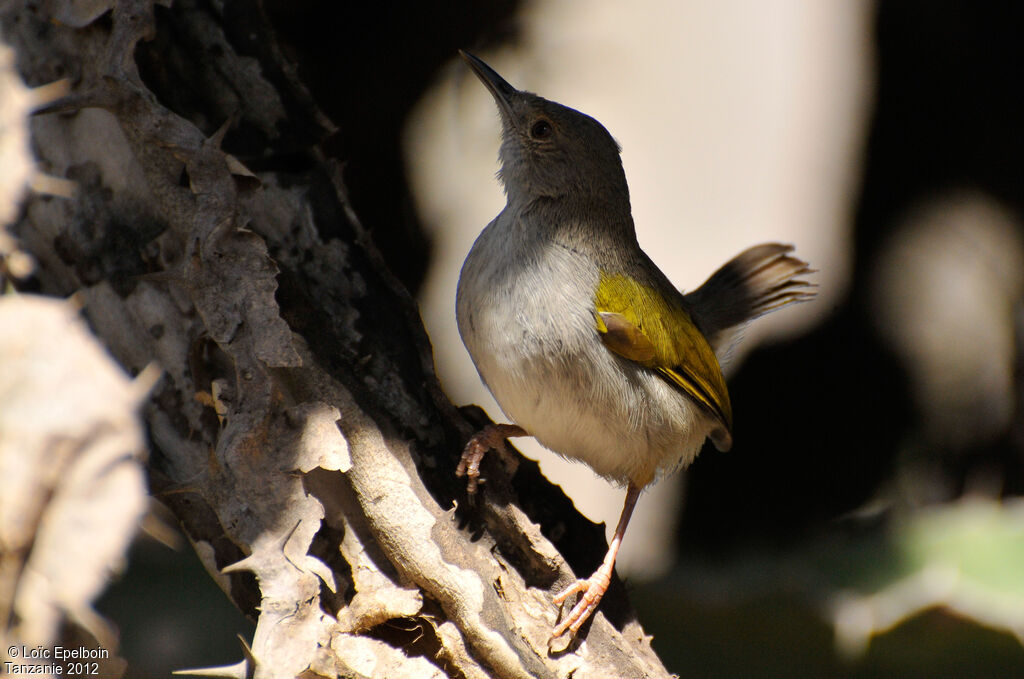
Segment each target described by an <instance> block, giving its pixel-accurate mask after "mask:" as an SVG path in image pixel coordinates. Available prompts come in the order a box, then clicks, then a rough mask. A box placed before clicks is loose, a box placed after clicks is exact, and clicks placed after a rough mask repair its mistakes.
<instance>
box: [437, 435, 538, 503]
mask: <svg viewBox="0 0 1024 679" xmlns="http://www.w3.org/2000/svg"><path fill="white" fill-rule="evenodd" d="M513 436H529V434H527V433H526V430H525V429H523V428H522V427H520V426H519V425H518V424H489V425H487V426H486V427H484V428H483V429H481V430H480V431H478V432H477V433H475V434H473V438H471V439H469V442H468V443H467V444H466V447H465V448H463V450H462V459H461V460H459V466H458V467H456V468H455V475H456V476H463V475H464V476H467V477H468V478H469V483H467V484H466V492H467V493H469V494H470V495H472V494H473V493H475V492H476V486H477V483H478V481H477V479H479V478H480V461H481V460H483V459H484V453H486V452H487V451H488V450H492V449H493V450H504V449H505V439H507V438H511V437H513Z"/></svg>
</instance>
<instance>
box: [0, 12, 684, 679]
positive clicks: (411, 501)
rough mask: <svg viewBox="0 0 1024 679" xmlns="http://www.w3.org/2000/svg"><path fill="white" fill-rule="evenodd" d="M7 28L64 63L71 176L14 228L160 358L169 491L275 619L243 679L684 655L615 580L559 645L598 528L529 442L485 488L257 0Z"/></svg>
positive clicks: (474, 419)
mask: <svg viewBox="0 0 1024 679" xmlns="http://www.w3.org/2000/svg"><path fill="white" fill-rule="evenodd" d="M0 25H2V26H3V31H4V35H3V38H4V40H6V41H7V42H8V43H10V44H11V45H12V46H13V47H14V49H15V51H16V53H17V56H18V61H19V67H20V69H21V71H22V74H23V77H24V78H25V79H26V81H28V82H29V84H31V85H39V84H44V83H47V82H50V81H53V80H56V79H58V78H62V77H67V78H69V79H70V80H71V82H72V91H71V93H70V94H69V95H68V96H67V97H65V98H64V99H62V100H60V101H58V102H56V103H54V104H53V105H51V106H49V107H48V108H47V110H46V111H44V112H43V113H42V114H41V115H38V116H37V117H36V118H35V119H34V121H33V133H34V144H35V149H36V153H37V155H38V158H39V163H40V166H41V168H42V169H43V170H44V171H45V172H48V173H49V174H52V175H55V176H58V177H67V178H69V179H72V180H74V181H75V182H76V183H77V186H78V191H77V193H76V196H75V197H74V198H73V199H71V200H66V199H58V198H53V197H47V196H39V195H36V196H33V197H32V198H31V199H30V200H29V201H28V204H27V206H26V208H25V209H24V211H23V215H22V217H21V219H20V221H18V222H16V224H15V225H14V227H13V232H14V233H15V235H16V236H17V237H18V238H19V239H20V241H21V244H22V247H23V248H24V249H26V250H27V251H29V252H30V253H31V254H32V255H33V256H34V257H36V259H37V261H38V262H39V269H38V271H37V274H36V278H35V282H36V284H37V285H38V286H39V287H40V288H41V290H42V291H43V292H44V293H46V294H49V295H53V296H67V295H71V294H77V296H78V297H79V299H81V300H82V303H83V305H84V313H85V315H86V317H87V319H88V321H89V322H90V324H91V327H92V329H93V331H94V332H95V333H96V334H97V335H98V336H99V337H100V338H101V339H102V341H103V342H104V343H105V344H106V346H107V347H108V348H109V350H110V352H111V353H112V354H113V355H114V357H115V358H116V359H117V360H118V361H119V362H120V363H121V365H122V366H124V367H125V369H127V370H128V371H129V372H131V373H132V374H137V373H138V372H139V371H141V370H142V369H143V368H144V367H145V366H146V365H148V364H149V363H151V362H153V361H155V362H157V363H158V364H159V366H160V367H161V368H162V370H163V378H162V380H161V381H160V383H159V384H158V385H157V386H156V388H155V389H154V390H153V393H152V396H151V398H150V399H149V401H148V403H147V404H146V406H145V408H144V416H145V422H146V425H147V427H148V432H149V441H150V448H151V449H150V460H149V467H150V469H149V476H150V485H151V489H152V492H153V494H154V495H155V496H156V497H157V498H158V499H160V500H161V501H162V502H164V503H165V504H166V505H167V506H168V507H170V508H171V509H172V511H173V512H174V513H175V514H176V516H177V517H178V518H179V520H180V521H181V523H182V525H183V527H184V529H185V531H186V532H187V534H188V536H189V537H190V539H191V540H192V541H193V543H194V544H195V545H196V548H197V552H198V553H199V555H200V556H201V558H203V559H204V561H205V563H206V565H207V567H208V568H209V570H210V571H211V572H212V573H219V574H222V575H223V576H224V577H218V578H217V580H218V582H219V583H220V584H221V586H222V587H224V588H225V590H226V591H227V593H228V595H229V596H230V597H231V598H232V599H233V600H234V601H235V602H236V603H237V604H238V605H239V607H240V608H241V609H242V610H243V611H245V612H247V613H248V614H249V615H250V616H252V617H253V618H254V619H256V620H257V628H256V633H255V637H254V639H253V640H252V644H251V655H249V656H248V657H247V658H246V659H245V660H244V661H243V662H242V663H241V664H239V665H237V666H234V667H232V668H224V670H223V674H224V675H225V676H246V674H247V673H255V676H257V677H294V676H300V675H301V676H326V677H333V676H346V677H404V676H408V677H424V676H438V677H489V676H493V677H523V678H526V677H566V676H573V677H577V678H580V677H609V676H615V677H660V676H667V673H666V672H665V670H664V668H663V667H662V666H661V664H660V662H659V661H658V659H657V658H656V657H655V655H654V653H653V651H652V650H651V648H650V644H649V639H648V638H647V637H645V636H644V634H643V631H642V629H641V628H640V626H639V625H638V623H637V622H636V621H635V619H634V617H633V615H632V613H631V612H630V610H629V606H628V602H626V600H625V595H624V592H623V589H622V587H621V585H620V584H618V583H615V584H613V587H612V589H611V590H610V591H609V593H608V595H607V596H606V600H605V603H604V604H603V605H602V608H601V613H600V614H599V615H597V616H595V619H594V621H593V623H592V624H588V625H587V626H586V627H585V628H584V631H583V634H582V635H581V639H580V640H578V642H577V643H575V644H573V645H572V646H571V647H570V648H568V649H565V650H561V649H559V650H556V651H552V650H550V649H549V648H548V645H547V644H548V636H549V635H550V631H551V629H552V627H553V625H554V623H555V620H556V615H557V610H556V609H555V607H554V606H553V605H552V604H551V597H552V592H557V591H558V590H559V589H561V588H563V587H564V586H566V585H567V584H569V583H570V582H572V581H573V580H574V579H575V578H574V576H573V573H572V570H571V569H570V568H569V566H568V565H567V563H566V559H567V558H568V559H569V561H571V562H572V563H573V564H574V566H575V568H576V569H577V572H580V573H584V574H586V573H589V572H590V571H591V570H592V569H593V567H594V566H595V565H596V564H597V563H598V562H599V561H600V559H601V557H602V555H603V553H604V549H605V544H604V536H603V530H601V528H600V527H598V526H594V525H593V524H590V523H589V522H587V521H586V520H585V519H583V518H582V517H580V516H579V515H578V514H576V512H575V511H574V509H573V508H572V505H571V503H570V502H568V500H567V499H566V498H565V497H564V496H563V495H562V494H561V492H560V491H559V490H558V489H557V488H553V487H551V486H550V485H549V484H548V483H547V481H545V480H544V479H543V478H542V477H541V475H540V474H539V471H538V470H537V467H536V465H535V464H534V463H532V462H529V461H527V460H524V459H521V458H519V457H518V456H517V455H515V454H511V455H509V456H500V455H498V454H492V455H491V456H489V457H488V458H487V460H485V463H484V470H485V471H486V475H487V477H488V480H489V482H488V484H487V485H486V487H485V489H484V491H483V493H482V498H481V500H480V501H479V502H478V503H476V504H475V505H474V506H470V505H469V503H468V501H467V498H466V495H465V488H464V482H462V481H459V480H457V479H455V478H454V475H453V471H454V468H455V465H456V463H457V461H458V456H459V452H460V451H461V448H462V445H463V444H464V442H465V440H466V439H467V438H468V436H469V434H470V433H472V431H473V430H474V429H475V428H476V427H477V426H479V425H480V424H481V423H482V421H483V420H482V419H481V417H480V416H479V414H478V413H477V412H475V411H473V410H467V411H464V412H460V411H458V410H456V409H455V408H454V407H453V406H452V405H451V404H450V403H449V402H448V400H447V398H446V397H445V396H444V394H443V393H442V391H441V388H440V385H439V384H438V381H437V379H436V377H435V375H434V372H433V364H432V359H431V349H430V344H429V341H428V339H427V336H426V334H425V332H424V330H423V327H422V324H421V322H420V319H419V315H418V312H417V309H416V306H415V303H414V302H413V300H412V299H411V298H410V296H409V294H408V293H407V292H406V291H405V290H404V289H403V288H402V287H401V286H400V285H399V284H398V283H397V281H396V279H395V277H394V276H393V275H392V274H391V273H390V272H389V271H388V270H387V268H386V267H385V265H384V264H383V262H382V260H381V257H380V255H379V254H378V253H377V251H376V250H375V248H374V246H373V243H372V242H371V239H370V237H369V235H368V233H367V231H366V230H365V229H364V228H363V226H362V225H361V224H360V223H359V220H358V219H357V217H356V215H355V214H354V212H353V210H352V209H351V207H350V206H349V205H348V203H347V201H346V196H345V187H344V184H343V182H342V179H341V173H340V170H339V167H338V165H337V163H336V162H334V161H332V160H331V159H329V158H327V157H326V155H325V153H324V152H323V150H322V147H321V143H322V142H323V141H324V140H325V139H327V138H328V137H329V136H330V135H331V133H332V131H333V127H332V124H331V122H330V121H329V120H328V119H327V118H326V117H325V116H324V115H323V114H322V113H320V111H319V110H318V108H317V106H316V104H315V102H314V101H313V100H312V98H311V97H310V95H309V94H308V93H307V91H306V89H305V88H304V87H303V85H302V83H301V82H300V81H299V80H298V77H297V75H296V73H295V70H294V68H293V67H292V66H291V64H290V63H289V62H288V61H287V60H286V59H285V58H284V57H283V56H282V54H281V52H280V50H278V49H277V47H276V46H275V45H276V43H275V40H274V35H273V32H272V30H271V28H270V27H269V25H268V24H267V22H266V20H265V19H264V17H263V15H262V13H261V12H260V11H259V7H258V5H254V4H250V3H233V2H223V3H216V2H215V3H208V4H204V3H197V2H175V3H174V4H173V6H171V7H165V6H161V5H160V3H153V2H150V1H148V0H125V1H122V2H117V3H113V5H112V9H110V10H109V11H108V10H107V5H105V4H103V3H99V4H96V3H73V2H70V0H65V1H64V2H60V1H55V2H52V3H38V4H37V3H28V2H4V3H2V4H0ZM349 67H350V68H368V67H371V66H368V65H366V64H352V65H350V66H349ZM358 105H359V103H358V102H353V106H358Z"/></svg>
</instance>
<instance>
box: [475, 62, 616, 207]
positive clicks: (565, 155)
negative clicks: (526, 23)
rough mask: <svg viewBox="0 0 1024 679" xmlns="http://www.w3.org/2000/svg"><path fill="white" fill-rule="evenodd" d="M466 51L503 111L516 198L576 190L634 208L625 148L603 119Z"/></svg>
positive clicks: (506, 161)
mask: <svg viewBox="0 0 1024 679" xmlns="http://www.w3.org/2000/svg"><path fill="white" fill-rule="evenodd" d="M460 54H461V55H462V58H463V59H465V61H466V63H468V64H469V66H470V68H471V69H472V70H473V73H475V74H476V76H477V77H478V78H480V80H481V82H483V84H484V85H485V86H486V87H487V89H488V90H489V91H490V93H491V95H492V96H493V97H494V101H495V103H496V104H497V105H498V110H499V111H500V113H501V123H502V144H501V152H500V157H501V171H500V172H499V176H500V177H501V181H502V183H503V184H504V185H505V192H506V193H507V194H508V195H509V198H510V199H513V198H516V199H525V200H530V199H533V198H541V197H547V198H562V197H569V198H571V197H574V196H576V197H581V198H584V199H589V200H600V201H601V202H613V203H614V202H624V203H625V206H626V208H627V209H628V204H629V191H628V189H627V187H626V177H625V174H624V173H623V171H622V161H621V158H620V157H619V151H620V148H619V145H618V143H616V141H615V140H614V139H613V138H612V136H611V135H610V134H608V130H606V129H605V128H604V126H603V125H602V124H601V123H599V122H597V121H596V120H594V119H593V118H591V117H590V116H588V115H586V114H583V113H580V112H579V111H577V110H575V109H571V108H569V107H568V106H562V105H561V104H558V103H556V102H553V101H548V100H547V99H544V98H543V97H539V96H537V95H536V94H533V93H532V92H523V91H521V90H517V89H516V88H514V87H512V85H510V84H509V83H508V82H507V81H506V80H505V79H504V78H502V77H501V76H500V75H498V74H497V73H496V72H495V71H494V69H492V68H491V67H490V66H488V65H487V64H485V63H484V62H483V61H481V60H480V59H478V58H476V57H474V56H473V55H471V54H468V53H466V52H460Z"/></svg>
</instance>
